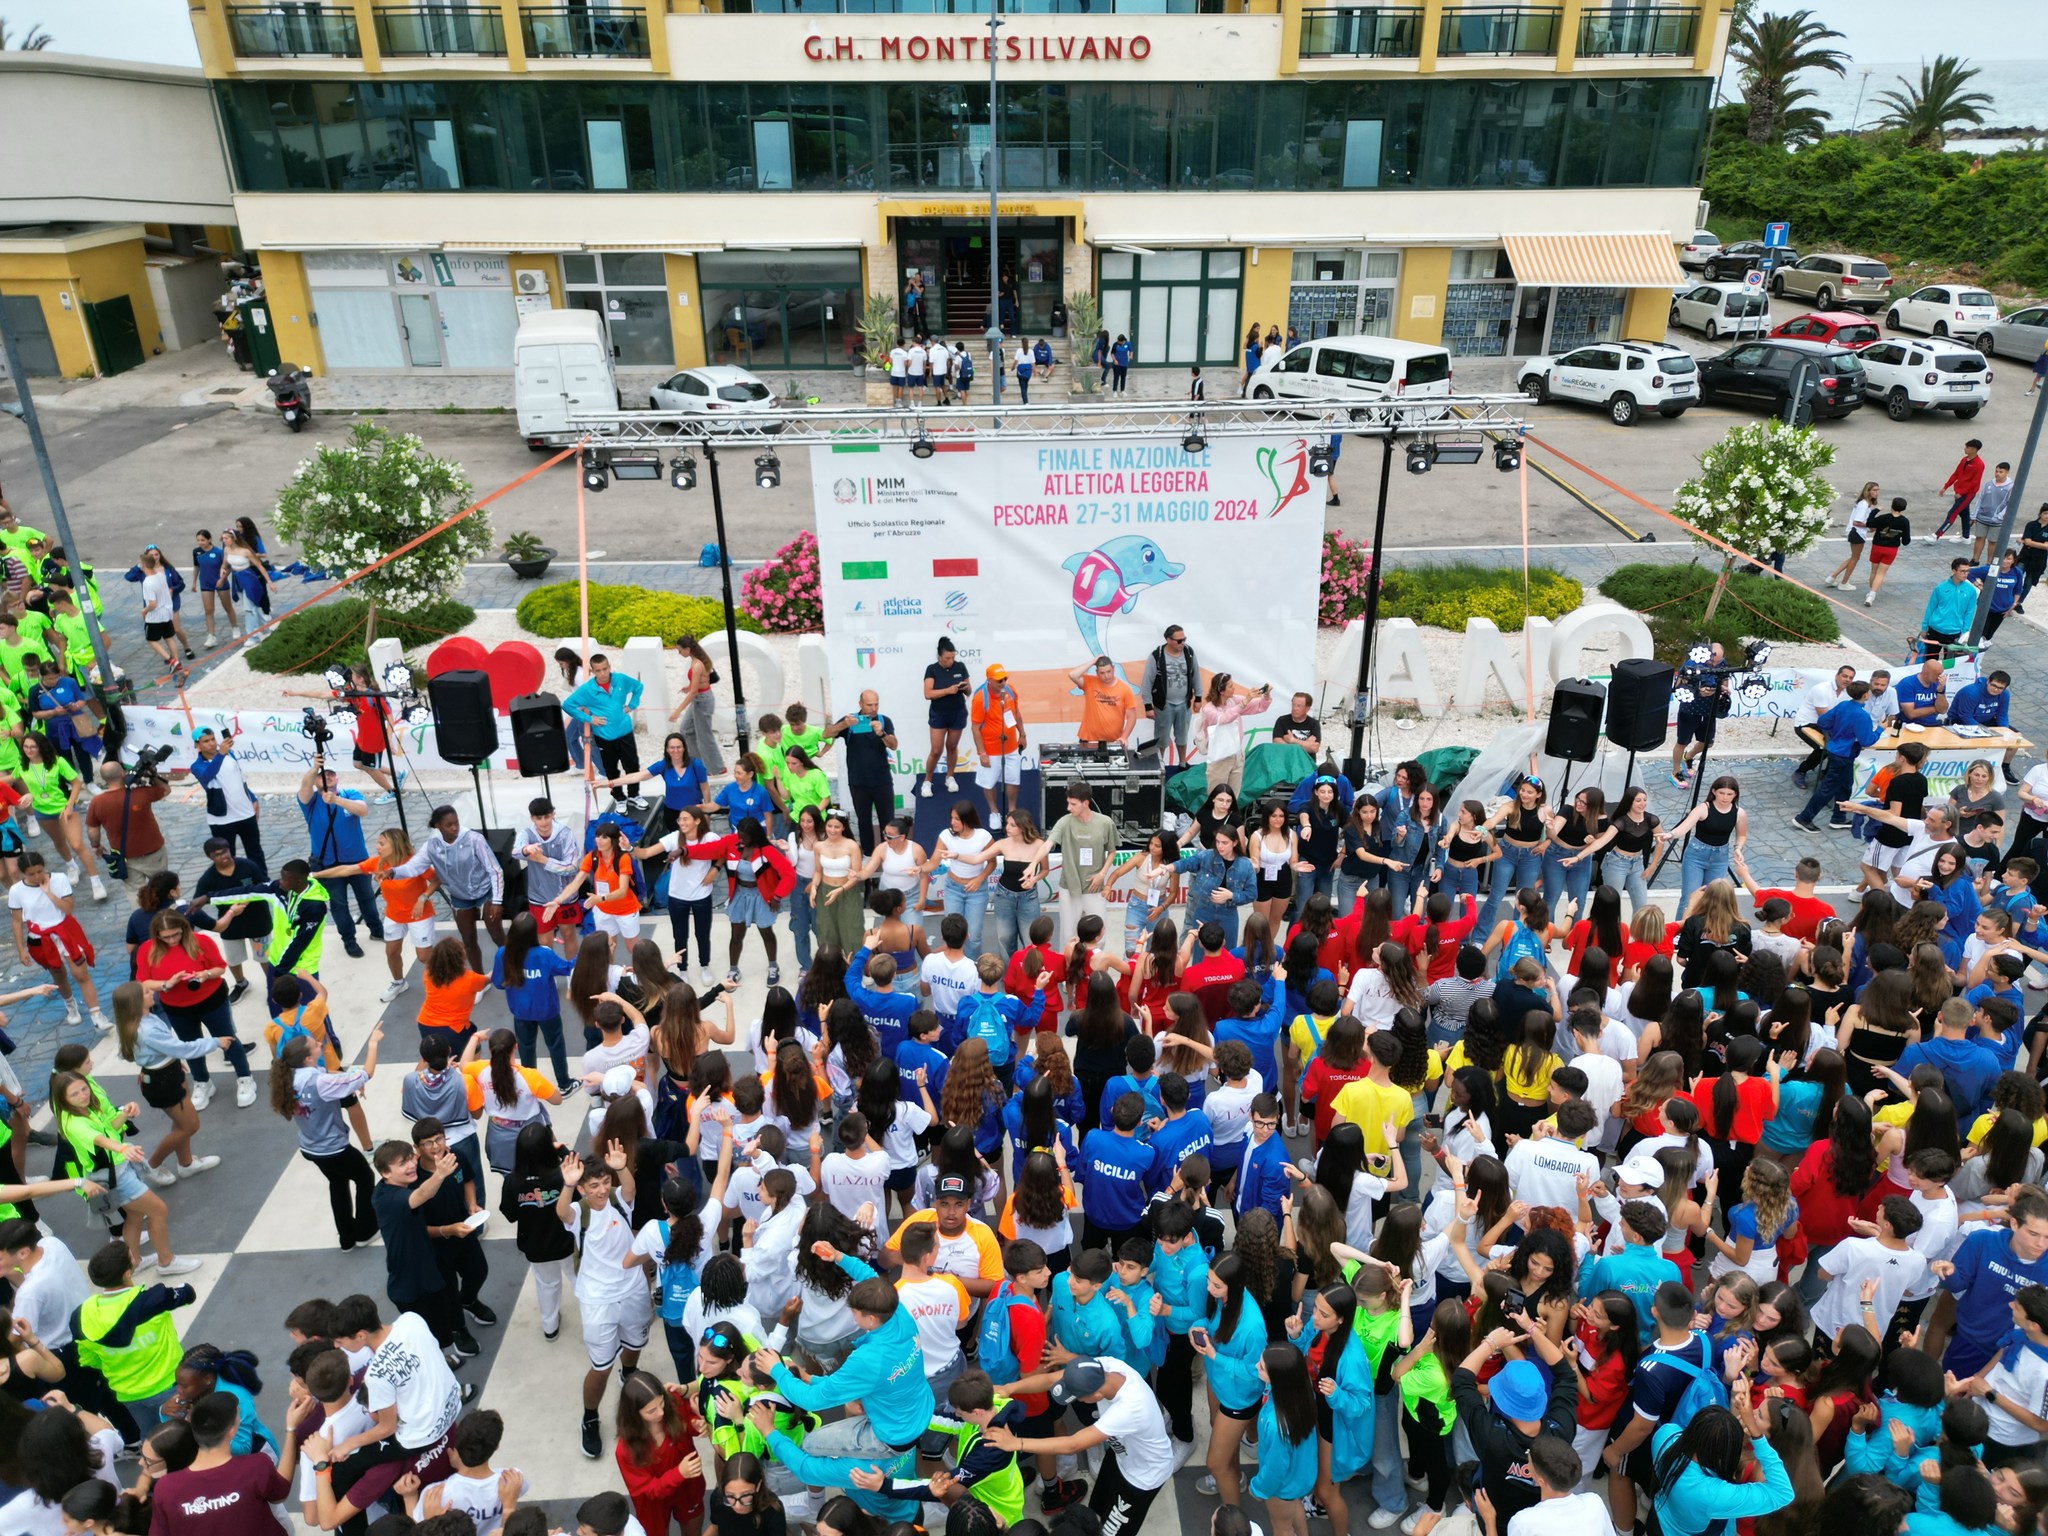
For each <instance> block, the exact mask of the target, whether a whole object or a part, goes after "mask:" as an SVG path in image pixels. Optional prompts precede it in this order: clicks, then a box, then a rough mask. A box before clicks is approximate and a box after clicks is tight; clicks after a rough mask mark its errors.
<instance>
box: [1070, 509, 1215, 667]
mask: <svg viewBox="0 0 2048 1536" xmlns="http://www.w3.org/2000/svg"><path fill="white" fill-rule="evenodd" d="M1060 568H1061V569H1062V570H1066V571H1071V572H1073V575H1074V589H1073V592H1072V594H1071V596H1072V598H1073V603H1074V628H1075V629H1077V630H1079V631H1080V633H1081V641H1082V644H1084V645H1085V646H1087V648H1088V654H1089V655H1090V656H1091V657H1094V656H1105V655H1108V654H1109V652H1108V641H1107V639H1106V638H1105V636H1106V633H1107V631H1108V629H1109V620H1110V619H1111V617H1112V616H1114V615H1116V614H1119V613H1129V612H1130V611H1131V610H1132V609H1133V608H1136V607H1137V606H1138V597H1139V595H1140V594H1141V593H1143V592H1144V590H1145V589H1146V588H1147V587H1156V586H1158V585H1160V584H1161V583H1162V582H1168V581H1172V580H1173V579H1174V577H1176V576H1178V575H1180V574H1181V573H1182V572H1183V571H1185V570H1186V569H1187V567H1186V566H1184V565H1176V564H1175V563H1174V562H1173V561H1171V560H1169V559H1167V558H1166V551H1165V550H1163V549H1161V548H1160V547H1159V546H1158V545H1157V544H1155V543H1153V542H1152V541H1151V540H1150V539H1148V538H1144V537H1142V536H1139V535H1135V534H1132V535H1126V536H1124V537H1122V538H1116V539H1111V540H1110V541H1109V542H1108V543H1107V544H1104V545H1102V546H1101V547H1100V548H1097V549H1091V550H1089V551H1088V552H1087V553H1086V554H1082V555H1070V556H1068V557H1067V559H1066V560H1065V561H1063V562H1062V563H1061V567H1060ZM1117 675H1118V676H1119V677H1121V676H1123V667H1122V665H1121V664H1119V665H1118V667H1117ZM1125 680H1126V681H1128V679H1125Z"/></svg>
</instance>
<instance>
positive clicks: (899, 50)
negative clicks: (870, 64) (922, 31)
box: [882, 37, 903, 59]
mask: <svg viewBox="0 0 2048 1536" xmlns="http://www.w3.org/2000/svg"><path fill="white" fill-rule="evenodd" d="M882 57H883V58H885V59H900V58H902V57H903V39H902V38H900V37H885V38H883V39H882Z"/></svg>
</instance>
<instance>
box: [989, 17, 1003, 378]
mask: <svg viewBox="0 0 2048 1536" xmlns="http://www.w3.org/2000/svg"><path fill="white" fill-rule="evenodd" d="M1001 12H1002V0H988V381H989V398H990V399H991V400H993V401H994V402H995V403H996V404H997V405H1001V404H1002V403H1003V294H1002V266H1003V241H1002V234H1001V226H1000V224H999V223H998V221H997V217H996V192H997V189H998V188H999V187H1000V186H1001V185H1002V180H1003V120H1002V110H1001V108H1000V106H999V105H998V104H997V101H996V34H997V33H998V32H999V31H1001V30H1002V25H1003V18H1002V14H1001Z"/></svg>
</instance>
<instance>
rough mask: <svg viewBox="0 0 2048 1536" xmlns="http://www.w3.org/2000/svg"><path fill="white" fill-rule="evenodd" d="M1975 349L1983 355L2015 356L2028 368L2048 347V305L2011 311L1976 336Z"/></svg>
mask: <svg viewBox="0 0 2048 1536" xmlns="http://www.w3.org/2000/svg"><path fill="white" fill-rule="evenodd" d="M1975 339H1976V342H1977V350H1978V351H1979V352H1982V353H1983V354H1984V355H1985V356H1986V357H2016V358H2018V359H2019V360H2020V361H2021V362H2023V363H2025V364H2026V365H2027V366H2028V367H2030V368H2031V367H2032V366H2033V363H2034V359H2035V358H2037V357H2039V356H2040V355H2041V352H2042V349H2043V348H2048V307H2043V306H2041V305H2039V304H2037V305H2035V306H2034V307H2033V308H2032V309H2019V310H2014V311H2013V312H2012V313H2011V314H2009V315H2007V316H2006V317H2005V318H2004V319H2002V320H1998V321H1994V322H1993V323H1992V324H1990V325H1987V326H1985V327H1984V329H1983V330H1981V331H1979V332H1978V333H1977V335H1976V338H1975Z"/></svg>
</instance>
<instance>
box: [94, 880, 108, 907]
mask: <svg viewBox="0 0 2048 1536" xmlns="http://www.w3.org/2000/svg"><path fill="white" fill-rule="evenodd" d="M92 899H93V900H94V901H105V900H106V899H107V882H106V881H104V880H102V879H101V878H100V877H99V876H98V875H94V876H93V877H92Z"/></svg>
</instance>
